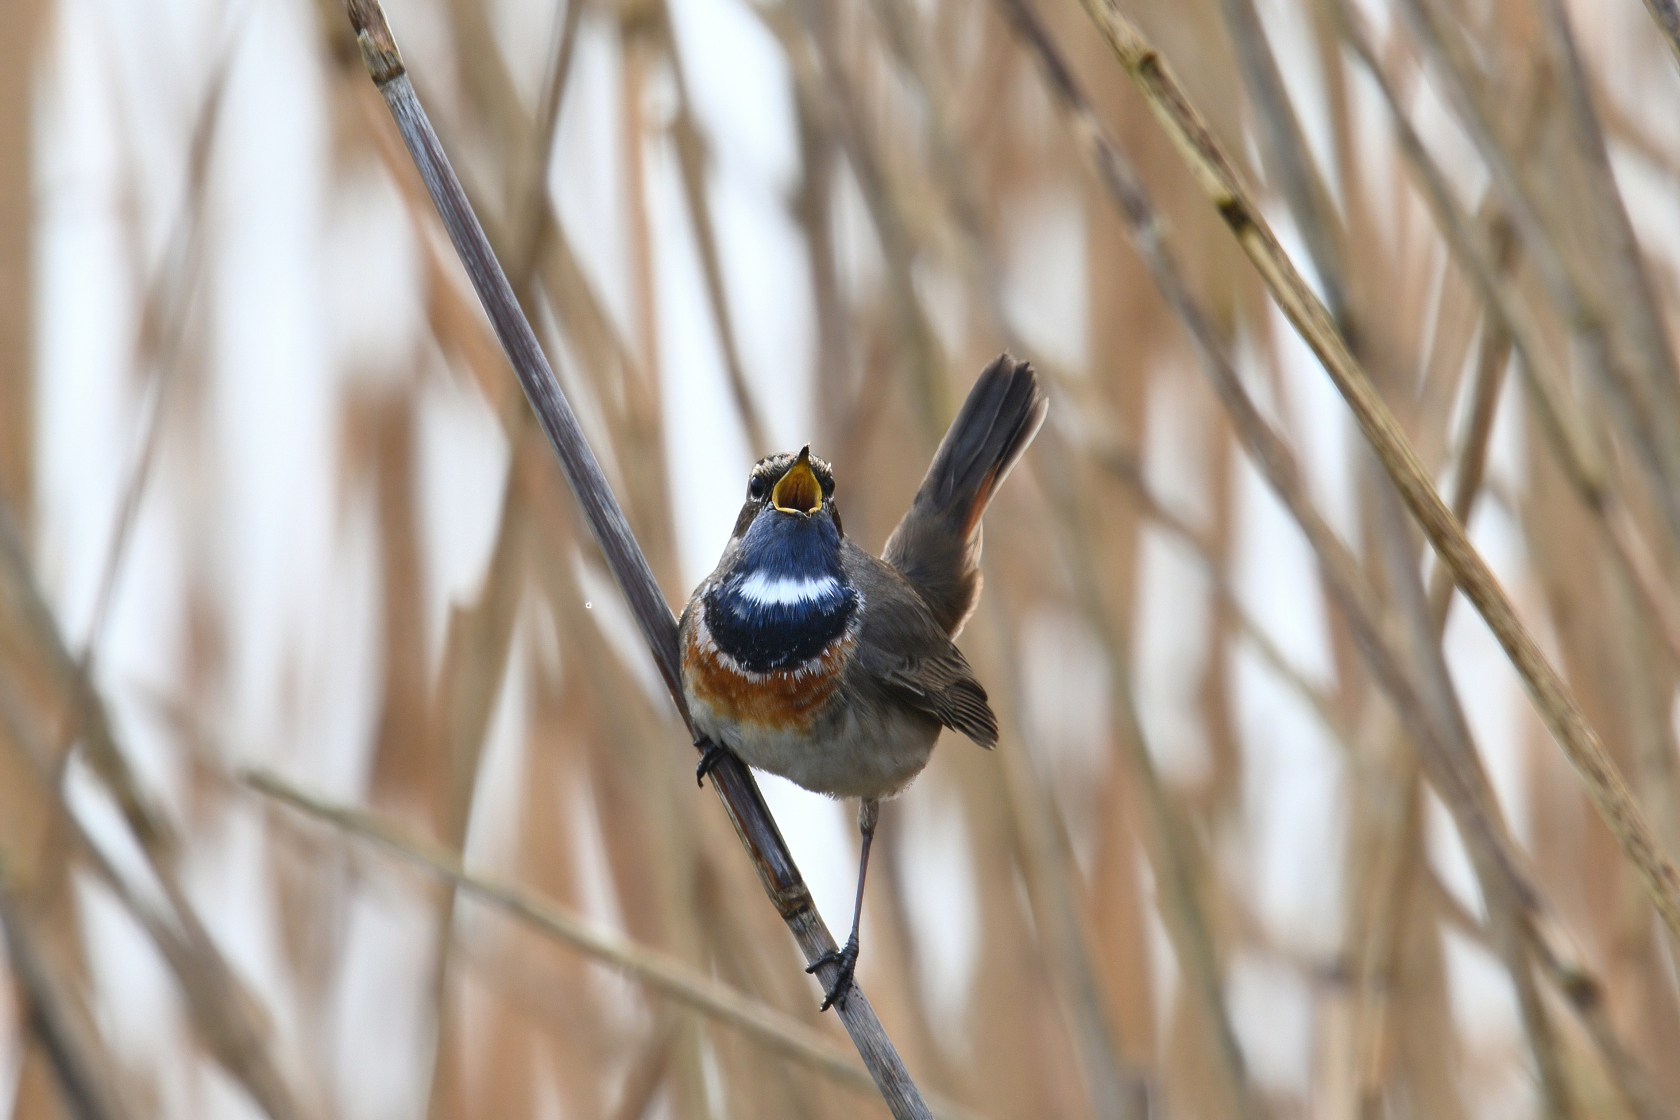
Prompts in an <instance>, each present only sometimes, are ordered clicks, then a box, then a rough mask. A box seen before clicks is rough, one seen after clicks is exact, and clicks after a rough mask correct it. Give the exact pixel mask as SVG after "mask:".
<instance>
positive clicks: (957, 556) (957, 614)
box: [882, 354, 1049, 637]
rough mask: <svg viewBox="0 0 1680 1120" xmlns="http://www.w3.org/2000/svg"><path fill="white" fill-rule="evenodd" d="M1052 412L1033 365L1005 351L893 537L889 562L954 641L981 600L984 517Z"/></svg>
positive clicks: (956, 423)
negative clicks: (1000, 487) (988, 504)
mask: <svg viewBox="0 0 1680 1120" xmlns="http://www.w3.org/2000/svg"><path fill="white" fill-rule="evenodd" d="M1048 407H1049V401H1048V399H1047V398H1046V397H1045V395H1044V391H1043V390H1042V389H1041V388H1039V384H1038V374H1036V373H1035V372H1033V368H1032V366H1030V365H1028V364H1027V363H1026V362H1018V361H1016V360H1015V359H1014V358H1012V357H1010V356H1009V355H1008V354H1000V355H999V356H998V357H997V358H996V359H995V360H994V361H993V362H992V363H991V364H990V365H988V366H987V367H986V368H985V370H983V371H982V372H981V374H980V378H979V380H978V381H976V382H975V383H974V388H973V389H972V390H970V391H969V394H968V400H966V401H964V402H963V406H962V411H960V412H958V413H957V418H956V419H955V420H953V421H952V422H951V429H950V430H949V431H948V432H946V433H945V438H944V439H943V440H941V441H940V443H939V450H938V451H936V452H934V455H933V463H932V464H931V465H929V467H928V472H927V477H925V478H923V479H922V487H921V489H920V490H918V491H916V497H915V500H914V501H912V502H911V503H910V509H909V511H908V512H907V513H905V515H904V519H903V520H902V521H900V522H899V523H898V528H896V529H894V530H893V532H892V536H890V537H888V538H887V547H886V550H885V552H884V553H883V555H882V559H884V560H886V562H887V563H889V564H891V565H892V566H893V567H895V568H897V569H898V570H899V571H900V572H901V573H903V574H904V576H905V578H907V579H908V580H909V581H910V583H911V584H912V586H914V587H915V588H916V590H917V591H918V592H920V593H921V596H922V598H923V599H925V600H926V601H927V604H928V606H929V607H930V608H931V609H932V611H933V615H934V617H935V618H936V619H938V620H939V624H940V625H941V626H943V627H944V628H945V632H946V633H948V634H950V635H951V636H953V637H955V636H956V633H957V631H959V630H961V629H962V625H963V623H964V622H966V621H968V616H969V614H970V612H972V611H973V610H974V604H975V602H976V600H978V599H979V597H980V516H981V514H983V513H985V512H986V505H987V503H988V502H990V501H991V500H992V495H993V494H994V493H996V491H997V487H998V484H999V483H1000V482H1002V481H1003V479H1004V476H1006V475H1007V474H1008V473H1009V469H1010V468H1011V467H1013V466H1014V465H1015V461H1016V460H1017V459H1019V458H1020V457H1021V453H1022V452H1024V451H1026V449H1027V445H1028V444H1029V443H1031V442H1032V438H1033V436H1034V435H1036V434H1037V433H1038V427H1039V425H1040V424H1042V423H1044V414H1045V411H1046V410H1047V409H1048Z"/></svg>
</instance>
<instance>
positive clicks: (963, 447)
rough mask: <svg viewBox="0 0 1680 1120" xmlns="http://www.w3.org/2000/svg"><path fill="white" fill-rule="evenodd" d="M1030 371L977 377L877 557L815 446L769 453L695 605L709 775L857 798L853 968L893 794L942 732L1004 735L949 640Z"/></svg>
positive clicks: (981, 737)
mask: <svg viewBox="0 0 1680 1120" xmlns="http://www.w3.org/2000/svg"><path fill="white" fill-rule="evenodd" d="M1047 403H1048V402H1047V401H1046V399H1045V396H1044V393H1043V391H1042V390H1041V389H1040V388H1039V384H1038V376H1037V374H1035V373H1034V372H1033V369H1032V367H1031V366H1030V365H1028V364H1027V363H1025V362H1017V361H1016V360H1015V359H1014V358H1012V357H1010V356H1009V355H1008V354H1004V355H1002V356H1001V357H999V358H998V359H997V360H995V361H993V362H992V363H991V364H990V365H989V366H987V367H986V369H985V371H984V372H983V373H981V375H980V379H979V380H978V381H977V382H976V383H975V385H974V388H973V390H971V391H970V393H969V395H968V400H967V401H965V402H964V404H963V406H962V411H961V412H959V413H958V414H957V418H956V420H954V421H953V422H952V424H951V429H950V431H948V432H946V433H945V438H944V440H942V441H941V442H940V444H939V450H938V451H936V452H935V453H934V456H933V463H932V464H931V465H930V466H929V467H928V472H927V477H926V478H924V479H923V480H922V486H921V489H920V490H918V491H917V492H916V497H915V499H914V500H913V501H912V502H911V503H910V509H909V512H907V513H906V514H905V515H904V518H903V520H901V521H900V522H899V523H898V527H897V528H896V529H894V530H893V532H892V535H891V536H890V537H888V538H887V547H886V549H885V551H884V552H883V554H882V556H881V558H880V559H876V558H875V557H873V556H871V555H870V554H869V553H867V552H865V551H864V550H863V549H861V548H859V547H858V546H857V545H856V544H854V543H852V541H851V539H850V538H849V537H847V536H846V534H845V531H844V530H843V529H842V528H841V527H840V510H839V509H838V507H836V505H835V503H834V472H833V471H832V470H831V469H830V467H829V465H828V464H827V463H825V462H824V461H823V460H821V459H819V458H817V457H816V456H814V455H812V454H811V449H810V447H809V446H808V445H807V446H806V447H805V448H804V449H803V450H801V451H800V452H799V454H798V455H788V454H780V455H771V456H769V457H767V458H764V459H761V460H759V462H758V464H757V465H756V466H754V467H753V469H752V474H751V476H750V477H749V479H748V481H747V500H746V504H745V505H743V506H742V507H741V513H740V516H739V517H737V518H736V520H735V531H734V532H733V533H732V534H731V535H730V538H729V544H728V546H727V547H725V548H724V550H723V558H722V559H721V560H719V561H718V565H717V568H716V569H715V570H714V571H713V572H712V574H711V575H709V576H707V577H706V579H705V580H704V581H703V582H702V583H701V584H700V586H699V587H697V588H696V589H695V591H694V594H693V596H692V597H690V599H689V600H688V606H687V607H685V608H684V609H683V614H682V622H681V632H680V641H681V643H682V681H683V694H684V696H685V697H686V698H687V700H688V708H689V712H690V713H691V714H692V716H693V718H694V729H695V732H696V734H697V736H698V739H697V741H698V742H700V743H701V744H702V745H703V746H704V748H705V753H704V754H703V755H702V757H701V760H700V765H699V767H698V769H697V770H696V775H695V776H696V777H697V778H698V779H700V780H702V781H703V780H704V778H705V776H706V773H707V772H708V771H709V770H710V769H711V768H712V767H713V766H714V765H716V764H717V762H718V760H719V759H720V758H722V757H723V754H724V752H726V751H727V752H730V753H733V754H734V755H736V756H737V757H739V758H740V759H741V761H743V762H745V763H747V764H748V765H749V766H756V767H758V768H759V769H760V770H768V771H770V772H771V773H772V774H780V775H781V776H782V777H784V778H788V779H790V780H792V781H794V782H797V783H798V784H799V785H802V786H804V787H805V788H806V789H809V790H815V791H816V792H818V793H825V794H828V795H829V796H830V797H836V798H842V797H856V798H859V799H860V804H859V807H858V828H859V830H860V831H861V832H862V834H863V852H862V855H861V857H860V859H859V862H858V882H857V901H856V904H855V906H854V907H853V910H852V934H851V937H849V938H848V939H847V941H846V947H845V948H844V949H840V950H837V951H834V952H831V953H829V954H828V955H827V956H825V957H823V958H822V960H820V961H818V962H817V963H816V964H814V965H812V966H811V967H810V968H809V969H807V970H806V971H808V972H814V971H815V970H816V969H817V968H818V967H819V966H821V965H823V964H827V963H830V962H836V963H838V964H839V965H840V973H839V976H838V978H837V979H836V981H835V983H834V985H833V986H832V987H831V988H830V989H829V991H828V992H827V995H826V998H825V999H824V1000H823V1004H822V1010H824V1011H826V1010H828V1008H829V1007H831V1006H833V1005H834V1002H835V1001H836V1000H843V999H844V998H845V996H846V993H847V992H848V991H849V990H850V988H851V984H852V974H853V971H854V969H855V968H856V966H857V955H858V920H859V918H860V917H861V916H862V913H863V881H864V876H865V875H866V874H867V872H868V870H869V843H870V841H871V840H872V839H873V838H874V835H875V822H876V820H877V817H878V814H879V811H880V801H881V798H883V797H890V796H892V795H893V794H895V793H898V792H899V791H900V790H902V789H903V788H904V787H905V786H906V785H908V784H909V783H910V780H911V779H912V778H914V777H915V776H916V775H917V774H918V773H920V772H921V769H922V767H923V766H925V765H927V760H928V755H929V754H931V753H932V751H933V743H934V740H935V739H937V738H939V731H940V729H941V728H944V727H949V728H951V729H952V730H953V731H960V732H962V733H963V734H964V735H966V736H968V737H969V738H970V739H972V740H974V741H975V742H976V743H978V744H980V746H982V747H987V748H990V747H992V746H994V745H995V744H996V743H997V737H998V724H997V716H995V715H994V714H993V713H992V709H991V706H990V705H989V704H987V702H986V690H985V689H984V688H982V687H981V685H980V682H979V681H977V680H975V679H974V673H973V671H972V670H971V669H970V668H969V666H968V662H967V661H966V660H965V659H964V658H963V655H962V652H961V651H960V650H958V649H957V647H956V646H955V645H953V644H952V639H953V638H955V637H956V636H957V633H958V632H959V631H960V630H961V629H962V627H963V623H964V622H966V621H967V620H968V616H969V615H970V613H972V612H973V610H974V604H975V602H976V600H977V599H979V597H980V515H981V514H982V513H984V512H985V510H986V504H987V503H988V502H989V501H991V498H992V495H993V494H994V493H995V492H996V490H997V487H998V484H999V483H1000V482H1002V481H1003V478H1004V476H1005V475H1007V474H1008V473H1009V469H1010V468H1011V467H1012V466H1014V465H1015V462H1016V460H1017V459H1019V458H1020V457H1021V453H1022V452H1024V451H1025V450H1026V449H1027V445H1028V444H1029V443H1031V442H1032V438H1033V436H1034V435H1035V434H1036V433H1037V432H1038V428H1039V425H1040V424H1042V423H1043V422H1044V413H1045V409H1046V407H1047Z"/></svg>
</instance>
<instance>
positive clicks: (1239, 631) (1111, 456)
mask: <svg viewBox="0 0 1680 1120" xmlns="http://www.w3.org/2000/svg"><path fill="white" fill-rule="evenodd" d="M1084 450H1085V453H1086V454H1087V455H1089V456H1091V457H1092V458H1093V459H1094V460H1095V461H1096V462H1097V463H1099V464H1100V465H1101V466H1102V467H1103V469H1104V470H1106V471H1107V472H1108V473H1109V474H1110V475H1112V476H1113V477H1115V478H1118V479H1120V480H1121V481H1122V482H1124V483H1125V484H1126V487H1127V489H1129V490H1130V491H1131V494H1132V496H1133V498H1135V499H1136V501H1137V503H1138V504H1139V505H1140V506H1141V507H1142V508H1143V511H1144V512H1145V513H1146V514H1148V515H1149V519H1150V520H1151V521H1153V522H1154V523H1155V524H1157V525H1159V526H1160V527H1161V528H1163V529H1165V530H1167V531H1168V532H1169V533H1171V534H1172V535H1173V536H1175V537H1177V538H1178V539H1179V540H1181V541H1183V542H1184V543H1185V544H1187V545H1189V546H1190V549H1191V551H1193V552H1194V553H1195V554H1196V556H1197V558H1198V559H1200V560H1201V562H1202V564H1203V565H1204V566H1205V567H1206V569H1207V579H1208V585H1209V588H1210V589H1211V590H1212V592H1213V596H1214V598H1215V599H1217V600H1218V601H1219V603H1220V604H1221V606H1222V607H1223V609H1224V610H1225V611H1227V612H1229V614H1230V618H1231V623H1232V628H1233V630H1234V631H1235V634H1236V636H1240V638H1241V639H1242V640H1243V641H1245V642H1248V643H1249V644H1250V645H1252V646H1253V647H1254V651H1255V652H1256V653H1257V654H1259V655H1260V660H1262V661H1264V662H1265V663H1266V665H1267V667H1269V668H1270V669H1271V670H1272V672H1274V673H1276V674H1277V676H1278V679H1280V680H1281V681H1283V682H1284V683H1285V684H1287V685H1288V686H1289V688H1290V691H1292V692H1294V693H1295V694H1296V695H1297V696H1299V697H1300V698H1301V699H1302V700H1304V701H1306V703H1307V706H1308V707H1310V708H1311V709H1312V710H1313V714H1314V715H1316V716H1317V717H1318V720H1319V722H1320V723H1322V724H1323V725H1324V729H1325V730H1326V731H1328V732H1329V733H1330V737H1331V738H1332V739H1334V740H1335V742H1336V745H1337V746H1339V747H1341V748H1342V749H1343V750H1345V751H1349V752H1351V751H1352V749H1353V747H1352V745H1353V741H1354V735H1353V730H1352V729H1351V728H1350V727H1348V723H1347V720H1346V719H1344V718H1343V716H1342V713H1341V712H1340V711H1339V710H1338V709H1337V707H1336V702H1335V700H1334V698H1332V697H1331V696H1330V695H1329V694H1328V693H1327V692H1325V690H1324V689H1323V688H1322V687H1320V686H1319V685H1318V683H1317V682H1315V681H1313V680H1311V679H1310V678H1308V676H1307V675H1306V673H1304V672H1302V671H1301V668H1300V666H1298V665H1296V664H1295V663H1294V662H1293V661H1292V660H1291V659H1290V657H1289V655H1288V654H1286V653H1284V652H1283V650H1282V649H1280V648H1279V647H1278V644H1277V642H1275V641H1274V640H1273V639H1272V636H1271V635H1270V634H1268V633H1266V630H1265V628H1264V627H1263V626H1261V625H1260V623H1259V622H1257V621H1256V620H1255V618H1254V616H1253V615H1252V614H1251V613H1249V610H1248V608H1247V607H1246V606H1244V605H1243V602H1242V598H1241V597H1240V596H1239V595H1238V594H1237V591H1236V588H1234V587H1232V586H1231V581H1230V580H1229V579H1228V578H1227V577H1226V575H1225V573H1224V563H1223V561H1221V559H1220V557H1219V548H1218V546H1217V545H1216V544H1215V543H1214V541H1213V540H1211V539H1210V538H1209V536H1208V534H1206V533H1204V532H1202V531H1201V530H1200V529H1198V528H1196V527H1195V526H1194V525H1192V524H1190V523H1189V522H1188V521H1187V520H1185V519H1184V518H1183V517H1182V516H1180V515H1179V514H1178V513H1176V512H1174V511H1173V510H1172V509H1170V508H1169V507H1168V506H1167V504H1166V502H1165V501H1164V500H1163V499H1162V498H1161V497H1160V495H1158V494H1156V493H1155V492H1154V490H1153V489H1152V488H1151V487H1150V485H1149V480H1148V478H1147V477H1146V476H1145V474H1144V470H1143V464H1142V463H1140V462H1139V461H1138V459H1137V456H1136V455H1135V454H1134V453H1133V452H1132V451H1131V450H1130V449H1129V448H1124V447H1119V446H1109V447H1104V446H1100V445H1098V446H1091V444H1090V443H1089V442H1088V443H1087V444H1086V446H1085V448H1084ZM1448 586H1449V588H1450V587H1451V585H1450V584H1449V585H1448Z"/></svg>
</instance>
